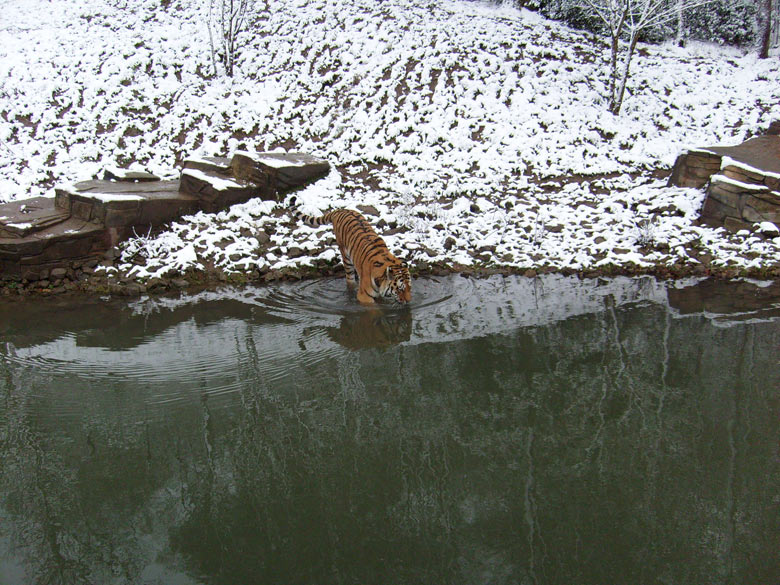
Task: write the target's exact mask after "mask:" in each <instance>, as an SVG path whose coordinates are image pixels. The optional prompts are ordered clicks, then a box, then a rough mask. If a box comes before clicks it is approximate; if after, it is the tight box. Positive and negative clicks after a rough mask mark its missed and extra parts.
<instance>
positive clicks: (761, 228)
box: [756, 221, 780, 238]
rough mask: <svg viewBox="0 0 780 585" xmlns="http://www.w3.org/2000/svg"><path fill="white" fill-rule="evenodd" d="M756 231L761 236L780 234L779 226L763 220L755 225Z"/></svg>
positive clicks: (770, 236) (772, 236)
mask: <svg viewBox="0 0 780 585" xmlns="http://www.w3.org/2000/svg"><path fill="white" fill-rule="evenodd" d="M756 231H757V232H758V233H759V234H761V235H762V236H765V237H769V238H774V237H775V236H777V235H780V228H778V227H777V226H776V225H775V224H773V223H772V222H770V221H763V222H761V223H760V224H758V226H756Z"/></svg>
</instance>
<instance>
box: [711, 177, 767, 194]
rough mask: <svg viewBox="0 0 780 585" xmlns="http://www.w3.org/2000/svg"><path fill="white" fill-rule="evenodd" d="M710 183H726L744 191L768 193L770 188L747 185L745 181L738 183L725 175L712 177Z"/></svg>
mask: <svg viewBox="0 0 780 585" xmlns="http://www.w3.org/2000/svg"><path fill="white" fill-rule="evenodd" d="M710 182H712V183H726V184H727V185H734V186H735V187H739V188H740V189H742V190H743V191H768V190H769V187H767V186H766V185H757V184H755V183H745V182H744V181H738V180H736V179H732V178H731V177H727V176H725V175H712V177H711V178H710Z"/></svg>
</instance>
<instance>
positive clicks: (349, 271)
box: [339, 248, 357, 290]
mask: <svg viewBox="0 0 780 585" xmlns="http://www.w3.org/2000/svg"><path fill="white" fill-rule="evenodd" d="M339 249H340V251H341V262H342V263H343V264H344V276H345V277H346V279H347V288H348V289H349V290H354V289H355V286H356V284H357V283H356V282H355V274H356V271H355V265H354V264H352V259H351V258H350V257H349V255H348V254H347V253H346V252H345V251H344V250H343V249H341V248H339Z"/></svg>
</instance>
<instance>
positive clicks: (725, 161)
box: [720, 156, 780, 179]
mask: <svg viewBox="0 0 780 585" xmlns="http://www.w3.org/2000/svg"><path fill="white" fill-rule="evenodd" d="M726 167H734V168H737V169H742V170H744V171H748V172H750V173H756V174H758V175H763V176H765V177H772V178H775V179H780V173H773V172H771V171H767V170H762V169H757V168H756V167H752V166H750V165H749V164H747V163H743V162H740V161H738V160H734V159H733V158H731V157H729V156H724V157H723V158H722V159H721V161H720V168H721V170H723V169H725V168H726Z"/></svg>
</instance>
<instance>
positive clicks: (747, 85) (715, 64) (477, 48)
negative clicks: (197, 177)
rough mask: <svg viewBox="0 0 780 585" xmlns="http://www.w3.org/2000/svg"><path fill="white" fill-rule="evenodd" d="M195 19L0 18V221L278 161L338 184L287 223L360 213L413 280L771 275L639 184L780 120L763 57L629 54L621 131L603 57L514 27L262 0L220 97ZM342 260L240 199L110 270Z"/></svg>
mask: <svg viewBox="0 0 780 585" xmlns="http://www.w3.org/2000/svg"><path fill="white" fill-rule="evenodd" d="M207 5H208V2H206V1H198V0H170V1H169V2H160V1H159V0H146V1H144V0H138V1H125V0H83V1H82V2H79V3H73V2H71V1H69V0H51V1H48V0H2V2H1V3H0V6H1V7H2V11H3V20H2V22H0V201H8V200H13V199H18V198H26V197H30V196H35V195H41V194H53V191H52V190H51V187H52V185H53V184H54V183H55V182H62V183H66V182H71V181H76V180H83V179H87V178H90V177H92V176H93V175H96V174H98V173H99V172H100V171H101V169H103V168H105V167H107V166H127V165H128V164H130V163H132V164H134V165H136V166H137V167H138V168H143V169H147V170H149V171H152V172H155V173H158V174H161V175H163V176H169V177H171V176H176V174H177V173H178V170H177V164H179V163H180V162H181V161H182V160H183V159H185V158H187V157H191V156H202V155H220V156H230V155H231V154H232V153H233V152H235V151H236V150H239V149H242V150H274V149H288V150H294V151H302V152H308V153H311V154H314V155H316V156H319V157H323V158H325V159H327V160H328V161H329V162H330V163H331V164H332V165H333V170H332V172H331V174H330V175H329V176H328V177H327V178H325V179H323V180H321V181H319V182H317V183H315V184H313V185H311V186H310V187H308V188H306V189H305V190H303V191H301V192H299V193H297V194H296V196H297V198H298V200H299V201H300V202H301V203H302V207H303V210H304V211H306V212H309V213H312V212H316V211H320V210H325V209H327V208H331V207H341V206H345V207H355V206H357V205H364V206H373V207H374V208H375V211H376V212H377V213H378V215H372V216H371V217H370V218H369V219H371V220H372V221H373V222H374V223H375V224H378V225H379V226H380V229H379V230H378V231H379V232H380V233H385V234H386V233H387V232H388V231H389V232H390V234H389V235H386V236H385V240H386V241H387V243H388V245H389V246H390V248H391V250H394V251H395V252H396V253H398V254H399V255H401V256H403V257H405V258H406V259H407V260H409V261H411V262H412V263H418V264H419V263H421V262H423V261H424V262H427V263H434V262H435V263H442V264H449V265H453V264H457V265H466V266H469V265H471V266H475V265H476V266H485V265H488V266H489V265H501V266H507V267H512V268H515V269H523V268H538V267H541V266H547V267H551V268H554V269H572V270H584V271H588V270H599V269H612V268H626V267H628V268H630V267H640V268H642V267H646V268H650V267H658V266H672V265H677V267H679V266H681V265H682V266H688V267H690V266H692V265H696V264H698V263H699V262H700V261H701V262H704V263H705V265H706V266H711V267H713V268H718V267H721V268H722V267H727V266H733V267H735V268H738V269H740V270H747V271H749V272H750V271H752V272H758V273H760V272H761V271H765V270H767V269H769V268H772V267H775V268H776V267H777V266H778V264H779V263H780V238H774V239H773V238H771V237H770V238H767V237H765V236H763V237H762V236H760V235H759V234H758V233H757V232H756V233H751V232H749V231H744V232H741V233H740V234H734V235H732V234H729V233H727V232H725V231H724V230H723V229H712V228H707V227H699V226H695V225H694V222H695V220H696V218H697V217H698V211H699V208H700V206H701V203H702V200H703V193H702V192H701V191H698V190H690V189H679V188H667V187H665V180H662V179H657V178H653V172H654V171H657V170H659V169H660V170H668V169H669V168H670V167H671V165H672V163H673V162H674V159H675V157H676V156H677V154H679V152H680V151H681V150H683V149H685V148H688V147H694V146H707V145H714V144H723V145H730V144H738V143H740V142H742V141H743V140H744V139H745V138H746V137H748V136H749V135H752V134H758V133H760V132H761V131H762V130H763V129H765V128H766V127H767V126H768V124H769V122H770V121H771V120H774V119H780V61H778V60H777V59H768V60H758V59H757V58H756V56H755V51H753V52H750V53H747V54H745V53H743V52H741V51H738V50H735V49H726V48H718V47H712V46H706V45H700V44H695V43H694V44H691V45H689V46H688V47H687V48H684V49H681V48H677V47H675V46H673V45H661V46H651V45H648V46H641V47H640V51H639V52H640V54H639V55H637V56H636V58H635V59H636V60H635V63H634V64H633V67H632V71H633V73H632V76H631V79H630V81H629V86H628V95H627V97H626V100H625V102H624V108H623V111H622V113H621V115H620V116H619V117H615V116H612V115H611V114H609V113H608V112H607V111H606V107H605V103H604V99H603V96H604V94H605V90H604V82H605V65H604V61H605V58H606V57H607V52H608V49H607V47H606V46H605V45H604V44H603V43H601V42H600V41H598V42H596V41H595V40H594V39H593V37H592V36H591V35H585V34H582V33H580V32H576V31H572V30H569V29H567V28H565V27H563V26H561V25H559V24H557V23H554V22H550V21H546V20H544V19H542V18H540V17H539V16H538V15H536V14H534V13H531V12H528V11H525V10H517V9H513V8H510V7H507V6H500V5H498V6H497V5H495V4H492V3H484V2H468V1H464V0H450V1H446V0H445V1H426V0H386V1H383V2H377V1H376V0H276V1H275V2H272V3H271V6H272V10H271V12H269V13H268V14H266V15H264V17H263V19H262V20H260V21H259V22H258V23H257V24H256V25H255V26H254V27H253V28H252V30H251V31H250V34H247V35H246V36H245V42H246V45H245V47H244V48H243V50H242V53H241V56H240V59H239V62H238V65H237V75H236V76H235V77H234V78H232V79H230V78H227V77H224V76H217V77H213V76H212V75H211V56H210V51H209V39H208V34H207V32H206V25H205V22H206V8H207ZM390 228H393V229H390ZM139 248H143V253H142V254H138V253H137V252H138V250H139ZM291 248H293V249H294V250H295V253H294V254H292V255H291V254H289V251H290V249H291ZM301 251H303V254H301ZM144 256H147V257H148V260H147V262H146V264H141V265H139V264H137V263H131V262H130V261H129V260H130V258H131V257H132V258H134V259H135V260H136V261H137V260H138V258H140V257H144ZM335 259H336V254H335V250H334V246H333V245H332V242H331V241H330V234H329V233H328V232H327V230H324V229H319V230H315V229H312V228H308V227H304V226H297V225H293V224H292V223H291V222H290V220H289V218H288V215H287V213H286V211H285V208H284V207H283V206H282V205H274V204H272V203H268V202H262V201H259V200H252V201H250V202H248V203H246V204H242V205H236V206H234V207H232V208H231V209H229V210H226V211H224V212H221V213H217V214H203V213H199V214H197V215H195V216H191V217H186V218H183V219H182V220H181V221H178V222H176V223H174V224H173V225H172V226H170V228H169V229H167V230H165V231H163V232H162V233H160V234H159V235H156V236H154V237H151V238H147V239H144V238H139V239H138V240H136V241H135V242H130V243H129V244H128V246H127V248H126V249H125V251H124V253H123V256H122V257H121V258H120V259H119V261H118V262H117V263H116V265H117V267H118V268H119V270H120V271H121V272H123V273H127V272H130V271H132V275H133V276H135V277H140V278H144V277H148V276H150V275H151V276H162V275H165V274H166V273H168V272H169V271H170V270H171V269H175V270H178V271H183V270H186V269H188V268H195V269H198V268H203V267H205V266H215V267H217V268H219V269H221V270H223V271H226V272H233V271H254V270H257V271H259V272H265V271H268V270H274V269H282V268H286V267H289V266H291V265H310V264H316V263H324V262H330V261H333V260H335ZM110 270H111V269H110Z"/></svg>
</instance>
